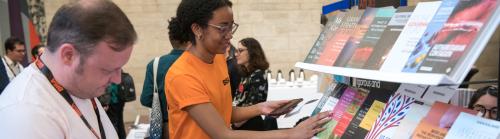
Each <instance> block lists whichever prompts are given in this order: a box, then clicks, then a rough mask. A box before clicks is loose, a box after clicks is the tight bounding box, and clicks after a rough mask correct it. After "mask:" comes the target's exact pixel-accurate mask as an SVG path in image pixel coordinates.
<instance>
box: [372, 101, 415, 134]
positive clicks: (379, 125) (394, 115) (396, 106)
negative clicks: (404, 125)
mask: <svg viewBox="0 0 500 139" xmlns="http://www.w3.org/2000/svg"><path fill="white" fill-rule="evenodd" d="M414 101H415V99H414V98H411V97H408V96H405V95H402V94H400V93H396V94H394V95H393V96H392V97H391V98H390V99H389V101H388V102H387V105H386V106H385V107H384V110H382V111H383V112H382V113H380V115H379V116H378V118H377V120H375V123H374V124H373V126H372V127H371V130H370V132H368V134H367V135H366V136H365V139H381V138H383V139H392V136H393V135H394V133H395V130H396V128H397V127H398V126H399V125H400V124H401V120H402V119H403V118H404V117H405V116H406V114H407V113H408V111H409V109H410V105H411V104H413V102H414Z"/></svg>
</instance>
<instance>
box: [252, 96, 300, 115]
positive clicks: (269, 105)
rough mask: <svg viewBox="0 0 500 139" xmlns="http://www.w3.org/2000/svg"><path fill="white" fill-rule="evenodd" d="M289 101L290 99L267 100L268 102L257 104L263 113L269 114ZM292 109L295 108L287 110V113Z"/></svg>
mask: <svg viewBox="0 0 500 139" xmlns="http://www.w3.org/2000/svg"><path fill="white" fill-rule="evenodd" d="M289 101H290V100H278V101H266V102H262V103H258V104H257V106H258V108H259V110H260V112H261V115H269V114H271V112H273V111H274V110H275V109H278V108H279V107H281V106H283V105H285V104H287V103H288V102H289ZM292 110H293V108H291V109H290V110H288V111H286V112H285V113H288V112H290V111H292ZM285 113H282V114H285ZM282 114H279V115H282Z"/></svg>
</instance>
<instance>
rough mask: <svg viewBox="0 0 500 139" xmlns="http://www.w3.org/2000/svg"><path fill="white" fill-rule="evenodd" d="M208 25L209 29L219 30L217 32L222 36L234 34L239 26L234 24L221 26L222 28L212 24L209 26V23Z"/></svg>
mask: <svg viewBox="0 0 500 139" xmlns="http://www.w3.org/2000/svg"><path fill="white" fill-rule="evenodd" d="M208 25H209V26H211V27H214V28H217V29H218V30H219V32H220V33H222V34H224V35H226V34H227V33H229V32H231V34H234V33H235V32H236V30H237V29H238V26H239V25H238V24H236V23H233V24H231V25H223V26H219V25H214V24H210V23H209V24H208Z"/></svg>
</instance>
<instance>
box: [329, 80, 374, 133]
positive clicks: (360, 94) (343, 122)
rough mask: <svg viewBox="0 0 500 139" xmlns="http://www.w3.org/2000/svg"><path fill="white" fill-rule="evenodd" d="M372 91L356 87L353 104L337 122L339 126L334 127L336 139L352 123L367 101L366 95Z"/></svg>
mask: <svg viewBox="0 0 500 139" xmlns="http://www.w3.org/2000/svg"><path fill="white" fill-rule="evenodd" d="M369 93H370V92H368V91H367V90H364V89H356V95H355V97H354V99H353V100H352V102H351V104H350V105H349V106H348V108H347V110H346V111H345V112H344V114H342V117H341V118H340V120H339V121H338V123H337V126H335V128H334V129H333V133H332V136H333V138H334V139H339V138H340V137H341V136H342V135H343V134H344V132H345V130H346V129H347V127H348V126H349V123H351V121H352V119H353V117H354V115H355V114H356V113H357V112H358V110H359V108H360V107H361V105H362V104H363V102H364V101H365V99H366V97H367V96H368V94H369Z"/></svg>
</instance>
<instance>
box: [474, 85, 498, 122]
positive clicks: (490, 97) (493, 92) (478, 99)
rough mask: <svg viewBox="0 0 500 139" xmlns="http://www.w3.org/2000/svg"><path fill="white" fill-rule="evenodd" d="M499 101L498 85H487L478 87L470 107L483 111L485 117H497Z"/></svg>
mask: <svg viewBox="0 0 500 139" xmlns="http://www.w3.org/2000/svg"><path fill="white" fill-rule="evenodd" d="M497 101H498V87H497V86H493V85H490V86H485V87H482V88H479V89H477V91H476V92H475V93H474V95H472V98H471V100H470V102H469V107H468V108H469V109H473V110H476V111H478V112H481V113H482V114H483V115H482V117H484V118H488V119H496V118H497V116H498V115H497V111H498V106H497Z"/></svg>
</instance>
